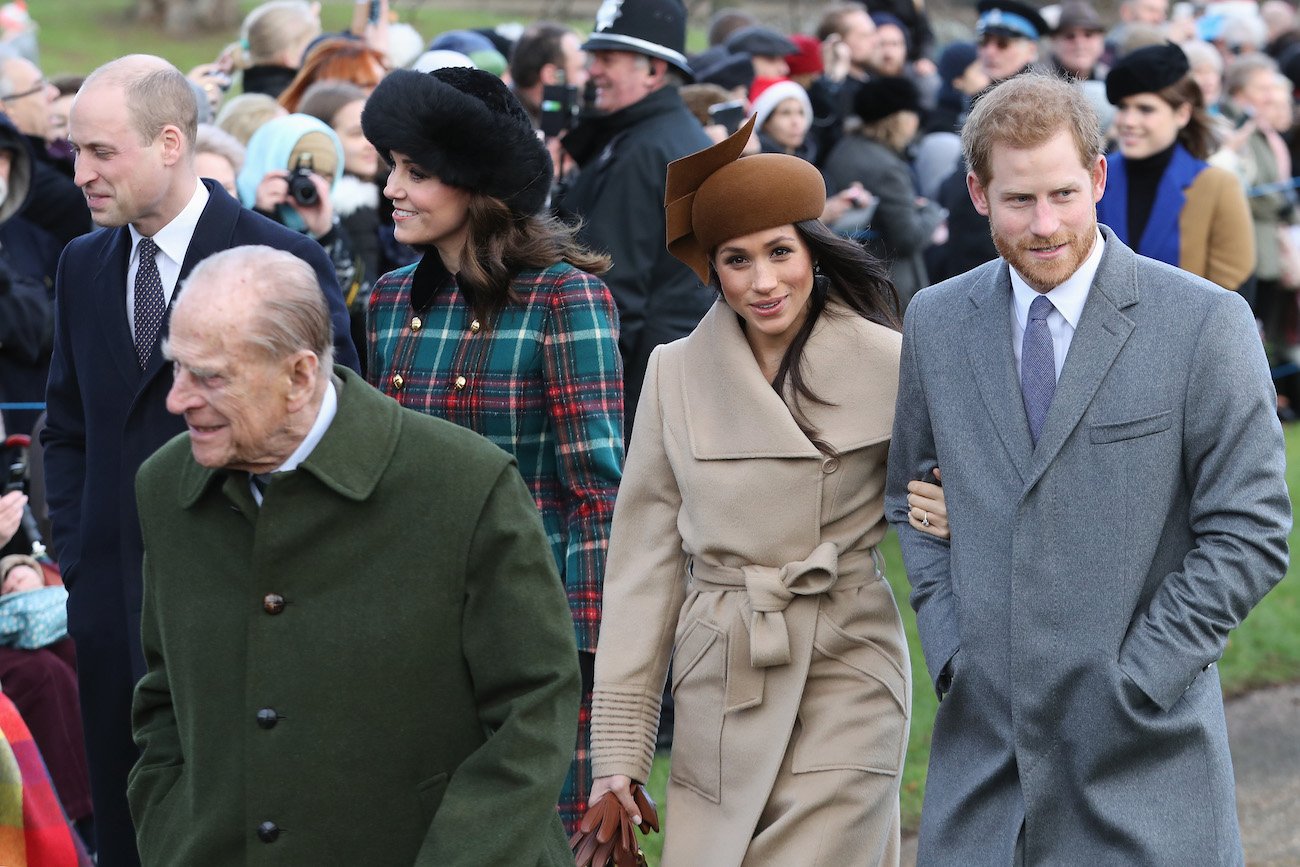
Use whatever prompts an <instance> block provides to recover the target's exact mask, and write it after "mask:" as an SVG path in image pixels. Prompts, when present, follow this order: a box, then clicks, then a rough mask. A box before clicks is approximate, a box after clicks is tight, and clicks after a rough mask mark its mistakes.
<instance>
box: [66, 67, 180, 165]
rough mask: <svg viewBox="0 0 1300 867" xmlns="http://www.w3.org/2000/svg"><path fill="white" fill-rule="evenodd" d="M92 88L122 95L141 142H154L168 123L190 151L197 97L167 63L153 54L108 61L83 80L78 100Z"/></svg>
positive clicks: (176, 71) (91, 91) (89, 92)
mask: <svg viewBox="0 0 1300 867" xmlns="http://www.w3.org/2000/svg"><path fill="white" fill-rule="evenodd" d="M95 88H115V89H119V90H121V91H122V92H123V93H125V95H126V108H127V112H128V113H129V114H130V117H131V125H132V126H134V127H135V129H136V131H137V132H138V133H139V134H140V140H141V141H143V142H150V141H153V140H154V139H155V138H157V137H158V134H159V133H160V132H161V131H162V129H163V127H165V126H167V125H169V124H170V125H172V126H175V127H176V128H177V129H179V130H180V131H181V133H182V135H183V136H184V137H185V146H186V149H187V150H189V149H192V148H193V145H194V137H195V136H196V135H197V134H198V126H199V103H198V98H197V97H196V96H195V94H194V89H193V88H192V87H190V83H189V79H187V78H186V77H185V75H184V74H183V73H182V72H181V71H180V70H179V69H177V68H176V67H175V66H173V65H172V64H170V63H168V62H167V61H166V60H164V59H162V58H161V57H155V56H154V55H152V54H128V55H126V56H125V57H119V58H118V59H116V60H111V61H109V62H108V63H105V64H104V65H103V66H101V67H99V68H98V69H96V70H95V71H94V72H92V73H91V74H90V75H89V76H88V77H87V78H86V82H85V84H83V85H82V86H81V92H80V93H79V94H78V99H80V98H81V97H82V96H85V95H87V94H91V93H93V91H94V89H95ZM99 92H101V93H102V92H103V90H100V91H99ZM86 98H87V99H89V98H91V97H90V96H87V97H86Z"/></svg>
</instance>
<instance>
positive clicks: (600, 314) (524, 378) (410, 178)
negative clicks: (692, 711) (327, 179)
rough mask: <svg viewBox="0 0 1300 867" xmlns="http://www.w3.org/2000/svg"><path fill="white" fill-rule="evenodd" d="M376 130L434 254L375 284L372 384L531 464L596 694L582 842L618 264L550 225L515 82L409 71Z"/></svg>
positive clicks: (410, 239) (614, 417)
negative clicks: (612, 287)
mask: <svg viewBox="0 0 1300 867" xmlns="http://www.w3.org/2000/svg"><path fill="white" fill-rule="evenodd" d="M362 127H363V129H364V131H365V134H366V137H367V138H369V139H370V141H371V143H373V144H374V145H375V147H376V148H377V149H378V150H379V152H380V153H381V154H382V155H383V156H384V158H385V159H386V160H387V161H388V163H389V164H390V165H391V166H392V168H393V170H392V173H391V175H390V177H389V180H388V184H387V186H386V187H385V189H384V195H385V196H387V197H388V198H390V199H391V200H392V202H393V220H394V224H395V232H396V237H397V240H398V241H401V242H403V243H405V244H410V245H411V246H413V247H416V248H418V249H421V250H422V251H424V254H425V255H424V257H423V259H422V260H421V261H420V262H419V263H417V264H415V265H410V266H407V267H405V268H401V269H399V270H397V271H394V272H392V273H390V274H387V275H385V276H384V277H382V278H380V280H379V281H378V283H377V284H376V285H375V288H374V291H373V293H372V295H371V300H370V320H369V323H368V336H369V362H370V364H369V378H370V381H371V383H372V384H373V385H375V386H376V387H377V388H379V389H381V390H382V391H383V392H385V393H386V394H388V395H390V396H392V397H393V398H395V399H396V400H397V401H398V402H399V403H401V404H402V405H403V406H406V407H410V408H412V409H417V410H421V411H423V412H427V413H430V414H432V415H437V416H441V417H442V418H445V419H447V420H449V421H453V422H455V423H457V424H460V425H463V426H465V427H467V428H470V429H471V430H474V431H476V432H478V433H480V434H482V435H483V436H485V437H487V438H488V439H489V440H491V441H492V442H494V443H496V444H497V445H498V446H500V447H501V448H503V449H505V450H506V451H507V452H510V453H511V454H513V455H514V456H515V459H516V460H517V461H518V464H519V470H520V472H521V473H522V474H523V477H524V480H525V481H527V482H528V485H529V487H530V488H531V490H532V492H533V496H534V498H535V499H536V500H537V506H538V508H539V509H540V510H541V514H542V522H543V524H544V526H545V528H546V532H547V535H548V538H549V540H550V543H551V547H552V550H553V552H554V554H555V560H556V563H557V564H558V565H559V569H560V574H561V576H563V578H564V582H565V586H566V588H567V590H568V597H569V606H570V609H571V610H572V612H573V621H574V629H575V630H576V633H577V641H578V650H579V659H580V662H581V665H582V671H583V680H584V687H585V688H584V698H583V705H582V711H581V714H580V719H579V731H578V733H577V743H576V749H575V755H574V762H573V765H572V767H571V768H570V772H569V777H568V779H567V781H566V783H565V788H564V791H563V792H562V793H561V798H560V811H561V815H562V816H563V818H564V822H565V826H566V828H568V830H569V832H570V833H572V832H573V830H575V829H576V827H577V823H578V821H579V820H580V819H581V817H582V813H583V812H584V811H585V809H586V803H587V793H588V790H589V788H590V783H591V764H590V760H589V758H588V726H589V721H590V716H591V682H592V669H593V665H592V660H593V658H594V654H595V650H596V637H597V634H598V632H599V627H600V602H601V583H602V578H603V575H604V566H605V562H604V561H605V547H606V543H607V541H608V538H609V528H610V521H611V518H612V515H613V508H614V498H615V495H616V494H617V490H618V482H619V478H620V474H621V471H622V465H623V430H622V419H623V412H622V411H623V407H622V394H623V373H622V367H621V362H620V359H619V353H618V314H617V311H616V309H615V306H614V302H613V299H612V297H611V296H610V293H609V290H608V289H607V288H606V287H605V284H604V283H603V282H601V280H600V279H599V278H598V277H596V276H593V275H595V274H600V273H603V272H604V271H605V270H606V269H607V268H608V267H609V260H608V257H605V256H599V255H595V254H593V253H591V252H590V251H588V250H586V249H585V248H583V247H581V246H580V245H578V243H577V242H576V241H575V240H574V237H573V231H572V230H571V229H569V228H568V227H566V226H564V225H562V224H560V223H557V222H555V221H553V220H550V219H547V218H544V217H541V216H538V212H539V211H541V209H542V207H543V205H544V204H545V199H546V195H547V192H548V191H549V189H550V183H551V177H552V171H551V162H550V157H549V155H548V153H547V151H546V148H545V147H544V146H543V145H542V143H541V141H540V140H539V139H538V138H537V136H536V135H535V133H534V132H533V129H532V125H531V123H530V122H529V120H528V117H527V115H526V114H525V113H524V110H523V108H522V107H521V106H520V105H519V103H518V102H517V101H516V99H515V97H514V96H513V95H512V94H511V93H510V92H509V90H507V89H506V87H505V85H503V84H502V83H501V81H500V79H497V78H496V77H494V76H492V75H490V74H488V73H484V72H481V71H478V70H472V69H443V70H438V71H436V72H434V73H430V74H421V73H416V72H409V71H405V70H399V71H396V72H393V73H392V74H391V75H390V76H388V77H387V78H386V79H384V81H383V82H381V83H380V85H379V86H378V87H377V88H376V89H375V91H374V93H373V94H372V95H371V96H370V99H369V100H368V101H367V103H366V108H365V112H364V114H363V115H362ZM431 458H432V459H436V456H431Z"/></svg>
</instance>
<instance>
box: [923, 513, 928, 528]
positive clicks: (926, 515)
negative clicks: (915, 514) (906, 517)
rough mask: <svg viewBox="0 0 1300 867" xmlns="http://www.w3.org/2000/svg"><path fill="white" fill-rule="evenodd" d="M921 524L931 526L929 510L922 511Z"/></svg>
mask: <svg viewBox="0 0 1300 867" xmlns="http://www.w3.org/2000/svg"><path fill="white" fill-rule="evenodd" d="M921 526H922V527H928V526H930V513H929V512H921Z"/></svg>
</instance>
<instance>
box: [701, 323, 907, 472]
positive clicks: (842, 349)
mask: <svg viewBox="0 0 1300 867" xmlns="http://www.w3.org/2000/svg"><path fill="white" fill-rule="evenodd" d="M877 328H880V329H881V337H882V339H881V340H880V341H879V343H878V344H877V342H876V341H875V339H874V337H873V330H874V329H877ZM684 353H685V360H686V363H685V364H683V365H682V383H681V388H682V393H683V394H684V395H685V402H686V425H687V431H688V435H689V437H690V443H691V454H692V455H693V456H694V457H695V458H696V459H697V460H729V459H743V458H762V457H780V458H803V457H808V458H818V459H820V458H821V457H823V456H822V454H821V453H820V452H819V451H817V448H816V447H815V446H814V445H813V444H812V442H811V441H810V440H809V439H808V437H807V436H806V435H805V434H804V432H803V431H802V430H800V429H799V425H798V424H797V423H796V422H795V420H794V416H793V415H792V414H791V412H790V409H789V407H787V406H786V403H785V401H783V400H782V399H781V397H780V395H778V394H777V393H776V391H775V390H773V388H772V386H771V384H770V383H768V381H767V380H766V379H765V378H764V377H763V374H762V371H761V370H760V369H759V366H758V362H757V361H756V360H755V359H754V354H753V352H752V351H751V350H750V348H749V344H748V343H747V342H746V340H745V335H744V332H743V331H742V330H741V328H740V323H739V321H738V320H737V318H736V314H735V313H733V312H732V310H731V308H729V307H728V306H727V305H726V303H725V302H723V301H721V300H719V301H718V302H716V303H715V304H714V305H713V307H712V308H710V310H709V312H708V313H707V314H706V315H705V317H704V319H703V320H701V322H700V324H699V326H698V327H697V328H696V329H695V331H694V332H692V333H691V335H690V337H688V338H687V339H686V345H685V348H684ZM877 353H879V354H878V355H877ZM864 368H865V369H864ZM803 369H804V374H805V375H804V379H805V381H806V382H807V383H808V385H809V387H810V388H811V389H812V391H813V392H814V393H815V394H816V395H817V396H818V397H820V398H822V399H823V400H825V401H827V404H826V405H822V404H817V403H813V402H811V401H807V400H804V401H802V402H801V404H800V409H801V411H802V412H803V415H804V416H805V417H806V418H807V419H808V421H809V422H810V423H811V424H812V425H813V426H814V427H815V428H816V429H817V431H818V435H819V437H821V438H822V439H824V440H825V441H826V442H828V443H830V444H831V445H832V446H833V447H834V448H836V449H837V450H840V451H850V450H852V449H856V448H861V447H863V446H866V445H870V444H872V443H877V442H884V441H885V440H887V439H889V436H890V422H891V420H892V419H891V413H890V412H889V409H890V408H891V407H892V406H893V401H894V394H895V391H896V388H897V378H898V372H897V371H898V345H897V340H890V339H888V338H886V337H885V332H884V329H883V327H881V326H875V325H872V324H871V323H868V322H866V321H865V320H862V319H860V317H857V315H856V314H855V313H853V312H852V311H849V310H848V309H847V308H845V307H842V306H840V305H835V304H832V305H830V306H828V307H827V309H826V311H825V312H823V314H822V316H821V317H820V318H819V319H818V321H817V324H816V325H815V326H814V328H813V333H812V335H811V337H810V339H809V340H808V343H807V345H806V347H805V350H804V359H803Z"/></svg>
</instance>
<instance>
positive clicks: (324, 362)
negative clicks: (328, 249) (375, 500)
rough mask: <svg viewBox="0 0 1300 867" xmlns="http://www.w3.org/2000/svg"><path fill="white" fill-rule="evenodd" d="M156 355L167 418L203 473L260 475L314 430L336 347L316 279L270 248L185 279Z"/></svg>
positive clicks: (219, 259)
mask: <svg viewBox="0 0 1300 867" xmlns="http://www.w3.org/2000/svg"><path fill="white" fill-rule="evenodd" d="M163 354H164V355H165V356H166V357H167V358H168V359H170V360H171V361H172V362H173V373H174V377H175V378H174V381H173V384H172V389H171V392H170V393H169V394H168V396H167V409H168V410H169V411H171V412H173V413H175V414H177V415H182V416H184V417H185V422H186V425H187V426H188V428H189V431H190V446H191V448H192V449H193V452H194V458H195V460H196V461H198V462H199V463H200V464H202V465H203V466H205V467H213V468H217V467H225V468H229V469H237V470H246V471H248V472H252V473H266V472H271V471H272V470H274V469H276V468H277V467H279V466H280V465H281V464H283V463H284V461H285V460H286V459H287V458H288V457H289V455H291V454H293V452H294V451H295V450H296V449H297V447H298V445H299V444H301V443H302V441H303V439H304V438H305V437H306V436H307V433H308V432H309V431H310V430H311V426H312V423H313V422H314V421H315V420H316V415H317V413H318V412H319V410H320V405H321V401H322V399H323V398H324V394H325V390H326V389H327V388H329V387H330V385H329V383H330V373H329V371H330V365H331V363H332V359H333V337H332V334H331V328H330V318H329V309H328V307H327V306H326V303H325V299H324V296H323V295H322V293H321V290H320V285H319V284H318V283H317V280H316V273H315V271H313V270H312V268H311V266H309V265H307V263H305V262H303V261H302V260H301V259H299V258H297V257H296V256H294V255H292V254H290V253H286V252H284V251H282V250H275V249H272V248H270V247H235V248H232V249H230V250H226V251H223V252H221V253H217V254H216V255H214V256H211V257H209V258H208V259H205V260H204V261H203V262H201V263H199V265H198V266H197V267H196V268H195V269H194V271H193V272H192V273H191V274H190V277H189V279H188V280H186V281H185V285H184V286H183V287H182V290H181V292H180V295H179V297H178V299H177V301H176V304H175V306H174V308H173V310H172V317H171V330H170V333H169V335H168V338H167V340H166V341H165V342H164V344H163Z"/></svg>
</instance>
